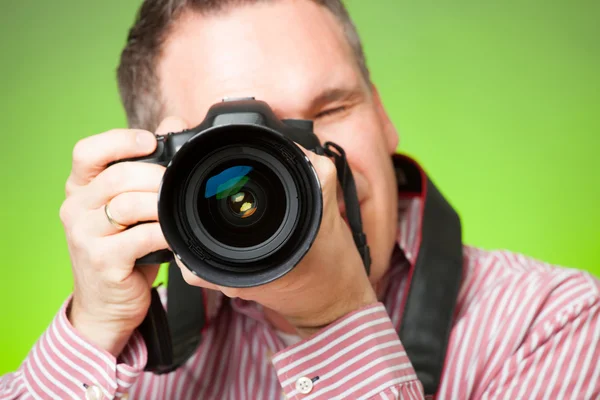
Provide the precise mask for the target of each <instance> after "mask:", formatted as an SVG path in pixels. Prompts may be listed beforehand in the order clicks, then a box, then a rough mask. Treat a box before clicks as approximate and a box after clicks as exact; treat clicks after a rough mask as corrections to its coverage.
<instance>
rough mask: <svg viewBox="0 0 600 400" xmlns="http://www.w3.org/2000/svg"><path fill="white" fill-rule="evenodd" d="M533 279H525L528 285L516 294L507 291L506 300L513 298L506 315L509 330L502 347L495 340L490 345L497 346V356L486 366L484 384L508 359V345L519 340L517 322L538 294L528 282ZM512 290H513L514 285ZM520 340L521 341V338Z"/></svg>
mask: <svg viewBox="0 0 600 400" xmlns="http://www.w3.org/2000/svg"><path fill="white" fill-rule="evenodd" d="M533 278H534V276H533V275H530V276H528V277H526V278H525V279H526V281H527V283H526V284H525V285H524V286H523V287H522V288H521V290H519V291H518V292H516V291H515V290H514V289H511V290H507V291H506V295H505V298H506V297H508V296H512V299H511V301H510V303H509V306H508V310H507V313H506V315H507V316H510V319H509V320H510V324H509V326H508V329H507V330H506V331H505V332H503V339H502V341H501V342H500V345H498V343H497V341H495V340H492V341H490V343H494V344H495V346H494V347H495V354H494V357H493V358H492V360H491V362H488V363H487V365H486V368H487V371H486V373H485V374H484V376H483V379H482V382H486V381H487V380H488V379H489V378H490V374H491V373H492V372H493V371H495V370H496V367H497V366H498V365H499V364H500V363H501V362H502V358H503V357H506V355H505V354H504V352H505V349H506V347H507V346H508V344H509V343H511V342H512V341H515V339H517V338H516V336H515V334H514V332H515V330H516V328H517V322H518V321H519V319H520V317H521V314H522V313H523V312H524V311H525V310H526V309H527V307H526V305H528V304H529V300H530V299H531V297H532V296H534V295H535V294H536V292H535V291H534V290H532V286H531V284H530V283H529V282H528V281H530V280H532V279H533ZM511 288H513V286H512V285H511ZM517 302H518V303H519V307H518V308H516V307H517V304H516V303H517ZM515 308H516V310H515ZM518 339H519V340H521V338H518Z"/></svg>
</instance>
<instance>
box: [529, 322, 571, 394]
mask: <svg viewBox="0 0 600 400" xmlns="http://www.w3.org/2000/svg"><path fill="white" fill-rule="evenodd" d="M564 333H565V331H562V330H561V331H559V332H558V333H557V334H556V335H555V336H553V337H552V338H551V340H553V341H554V343H553V344H552V347H551V348H550V351H548V352H547V353H545V354H544V355H545V356H546V357H545V358H546V360H545V362H544V364H543V365H542V367H541V368H540V369H538V370H537V371H536V373H537V375H536V377H535V379H536V384H535V386H534V388H533V393H532V394H531V396H530V398H531V399H535V398H536V397H537V394H538V392H539V391H540V389H541V386H542V384H545V383H546V381H545V380H544V377H545V376H546V373H547V372H548V371H549V370H550V368H552V367H553V366H554V365H555V360H554V353H555V352H556V348H557V347H558V344H559V343H560V342H561V340H562V336H564ZM543 350H544V349H543V348H542V349H541V351H543Z"/></svg>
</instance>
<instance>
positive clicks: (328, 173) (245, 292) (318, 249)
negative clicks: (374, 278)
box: [176, 151, 377, 337]
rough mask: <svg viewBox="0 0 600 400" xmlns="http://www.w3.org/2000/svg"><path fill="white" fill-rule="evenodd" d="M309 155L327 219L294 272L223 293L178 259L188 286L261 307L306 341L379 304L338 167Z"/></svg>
mask: <svg viewBox="0 0 600 400" xmlns="http://www.w3.org/2000/svg"><path fill="white" fill-rule="evenodd" d="M305 154H306V155H307V156H308V157H309V159H310V161H311V162H312V164H313V166H314V167H315V170H316V171H317V174H318V176H319V179H320V182H321V187H322V191H323V218H322V221H321V226H320V229H319V232H318V234H317V237H316V239H315V242H314V243H313V245H312V247H311V249H310V251H309V252H308V253H307V254H306V255H305V257H304V258H303V259H302V261H301V262H300V263H299V264H298V265H297V266H296V267H295V268H294V269H293V270H292V271H290V272H289V273H288V274H287V275H285V276H283V277H282V278H279V279H278V280H276V281H274V282H271V283H268V284H266V285H262V286H258V287H254V288H244V289H237V288H228V287H217V286H215V285H213V284H211V283H208V282H206V281H204V280H202V279H200V278H198V277H197V276H195V275H193V274H192V273H191V272H190V271H189V270H188V269H187V268H186V267H185V266H183V265H182V264H181V263H180V261H179V260H177V259H176V261H177V262H178V264H179V265H180V267H181V269H182V271H183V276H184V278H185V280H186V281H187V282H188V283H190V284H192V285H196V286H203V287H206V288H210V289H217V290H220V291H222V292H223V293H224V294H225V295H226V296H229V297H240V298H243V299H246V300H253V301H256V302H258V303H260V304H262V305H264V306H265V307H268V308H269V309H271V310H273V311H275V312H277V313H278V314H281V315H282V316H283V317H284V318H286V320H287V321H288V322H290V323H291V324H292V325H293V326H294V327H295V328H296V330H297V331H298V333H299V334H300V335H301V336H303V337H307V336H310V335H311V334H313V333H314V332H316V331H318V330H320V329H321V328H323V327H325V326H327V325H329V324H331V323H332V322H334V321H336V320H337V319H339V318H341V317H343V316H345V315H346V314H348V313H350V312H352V311H355V310H357V309H359V308H361V307H363V306H366V305H370V304H373V303H375V302H377V296H376V294H375V292H374V290H373V287H372V286H371V283H370V282H369V279H368V276H367V274H366V272H365V268H364V265H363V262H362V258H361V257H360V254H359V253H358V250H357V249H356V246H355V244H354V240H353V238H352V233H351V232H350V229H349V228H348V226H347V224H346V222H345V221H344V219H343V218H342V216H341V214H340V210H339V208H338V202H337V193H336V192H337V190H336V189H337V175H336V169H335V166H334V164H333V162H332V161H331V160H330V159H328V158H326V157H322V156H318V155H316V154H314V153H312V152H308V151H305Z"/></svg>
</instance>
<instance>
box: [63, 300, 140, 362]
mask: <svg viewBox="0 0 600 400" xmlns="http://www.w3.org/2000/svg"><path fill="white" fill-rule="evenodd" d="M66 312H67V319H68V320H69V322H70V323H71V326H72V327H73V329H75V330H76V331H77V333H79V335H81V336H82V337H83V338H84V339H85V340H87V341H88V342H90V343H91V344H93V345H94V346H96V347H98V348H100V349H102V350H105V351H107V352H108V353H110V354H112V355H113V356H114V357H115V358H118V357H119V355H120V354H121V353H122V352H123V349H124V348H125V346H126V345H127V342H128V341H129V339H130V337H131V335H133V331H134V329H132V330H129V329H126V328H125V329H124V328H123V327H119V328H117V327H113V326H111V324H109V323H106V322H100V321H97V320H95V319H94V318H92V317H90V316H89V315H87V314H86V313H85V312H83V311H82V310H81V309H80V308H78V307H77V306H76V305H75V303H74V302H73V301H71V303H70V304H69V306H68V308H67V310H66Z"/></svg>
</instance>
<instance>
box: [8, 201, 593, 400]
mask: <svg viewBox="0 0 600 400" xmlns="http://www.w3.org/2000/svg"><path fill="white" fill-rule="evenodd" d="M400 204H401V213H400V218H399V229H398V249H401V251H400V250H399V251H397V252H396V253H395V256H394V257H393V259H392V263H391V266H390V268H389V270H388V272H387V276H386V278H387V279H388V281H389V285H388V289H387V291H386V295H385V297H384V298H383V299H382V301H381V302H380V303H377V304H374V305H372V306H368V307H365V308H363V309H360V310H357V311H355V312H353V313H351V314H349V315H347V316H345V317H344V318H342V319H340V320H339V321H337V322H335V323H334V324H332V325H330V326H328V327H327V328H325V329H323V330H322V331H320V332H319V333H317V334H316V335H314V336H312V337H310V338H308V339H306V340H302V341H300V340H299V339H298V341H297V342H296V343H293V344H291V345H290V338H289V337H288V338H286V340H285V341H284V338H282V335H279V334H278V332H276V331H275V330H274V328H273V327H272V326H271V325H270V324H269V323H268V322H267V321H266V319H265V317H264V315H263V312H262V309H261V306H260V305H258V304H256V303H253V302H247V301H243V300H240V299H233V300H230V299H228V298H225V297H224V296H222V295H221V294H220V293H218V292H213V291H207V298H208V300H209V301H208V311H209V317H210V323H209V325H208V326H207V327H206V328H205V331H204V334H203V339H202V343H201V345H200V346H199V348H198V350H197V352H196V353H195V354H194V355H193V356H192V357H191V358H190V359H189V360H188V361H187V363H186V364H185V365H184V366H182V367H180V368H179V369H177V370H176V371H174V372H171V373H169V374H165V375H153V374H152V373H149V372H144V371H143V369H144V366H145V364H146V360H147V352H146V348H145V345H144V342H143V340H142V338H141V336H140V335H139V333H135V334H134V335H133V337H132V338H131V340H130V341H129V343H128V345H127V346H126V348H125V350H124V352H123V353H122V354H121V356H120V357H119V358H118V359H115V358H114V357H113V356H112V355H110V354H109V353H107V352H105V351H103V350H101V349H98V348H96V347H94V345H92V344H91V343H89V342H87V341H86V340H85V339H84V338H83V337H81V336H80V335H79V334H78V332H77V331H75V330H74V329H73V327H72V326H71V325H70V323H69V321H68V319H67V317H66V313H65V310H66V306H67V304H68V303H69V300H67V301H66V302H65V305H64V306H63V308H62V309H61V310H60V312H59V313H58V315H57V316H56V317H55V319H54V320H53V321H52V323H51V324H50V326H49V328H48V329H47V330H46V332H45V333H44V334H43V336H42V337H41V338H40V339H39V341H38V342H37V343H36V344H35V346H34V347H33V349H32V350H31V352H30V354H29V355H28V357H27V358H26V360H25V361H24V362H23V364H22V365H21V367H20V368H19V370H18V371H16V372H15V373H12V374H7V375H5V376H3V377H1V378H0V399H2V400H7V399H96V398H98V399H99V398H102V399H113V398H130V399H144V400H145V399H175V400H192V399H194V400H195V399H218V400H222V399H234V400H245V399H248V400H262V399H269V400H270V399H285V398H287V399H298V400H300V399H302V400H311V399H341V398H348V399H382V400H385V399H423V398H424V394H423V387H422V385H421V383H420V382H419V380H418V379H417V376H416V374H415V371H414V369H413V367H412V365H411V362H410V360H409V359H408V357H407V355H406V353H405V351H404V348H403V346H402V343H401V341H400V340H399V337H398V334H397V332H398V331H399V325H400V321H401V315H402V304H403V298H404V295H405V292H406V290H407V286H408V285H407V282H408V279H409V277H408V274H409V270H410V266H411V264H414V263H415V260H416V255H417V253H418V250H419V249H418V245H419V244H418V239H417V237H418V232H419V229H420V223H421V211H422V205H423V202H422V200H421V199H420V198H418V197H415V198H401V202H400ZM463 253H464V275H463V280H462V284H461V289H460V292H459V297H458V304H457V309H456V316H455V320H454V324H453V328H452V332H451V335H450V339H449V345H448V351H447V355H446V360H445V366H444V371H443V375H442V380H441V385H440V388H439V391H438V393H437V395H436V398H437V399H496V398H502V399H600V282H599V281H598V280H596V279H595V278H593V277H592V276H590V275H589V274H587V273H585V272H582V271H578V270H574V269H567V268H559V267H555V266H552V265H548V264H546V263H543V262H540V261H537V260H534V259H531V258H528V257H525V256H523V255H519V254H514V253H511V252H508V251H484V250H481V249H477V248H473V247H469V246H465V247H464V250H463ZM163 300H166V299H163ZM286 342H287V344H286ZM292 342H293V338H292Z"/></svg>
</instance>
